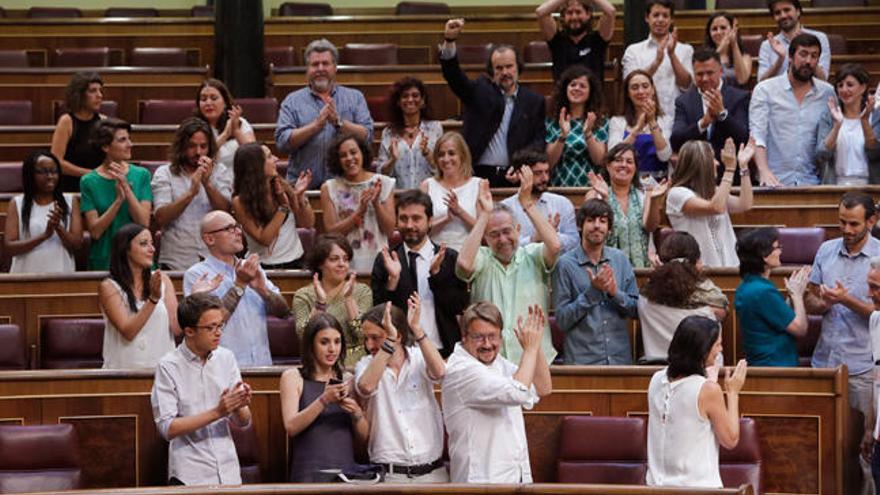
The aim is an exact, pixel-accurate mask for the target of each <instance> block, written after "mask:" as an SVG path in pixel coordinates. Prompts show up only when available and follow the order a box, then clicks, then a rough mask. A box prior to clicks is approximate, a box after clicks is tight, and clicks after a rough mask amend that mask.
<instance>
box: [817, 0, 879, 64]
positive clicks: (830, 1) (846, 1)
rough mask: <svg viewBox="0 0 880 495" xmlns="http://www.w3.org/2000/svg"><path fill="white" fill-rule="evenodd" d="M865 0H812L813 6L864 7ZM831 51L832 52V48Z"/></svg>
mask: <svg viewBox="0 0 880 495" xmlns="http://www.w3.org/2000/svg"><path fill="white" fill-rule="evenodd" d="M867 5H868V2H867V1H866V0H813V7H866V6H867ZM831 53H834V51H833V50H832V51H831Z"/></svg>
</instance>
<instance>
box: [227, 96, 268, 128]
mask: <svg viewBox="0 0 880 495" xmlns="http://www.w3.org/2000/svg"><path fill="white" fill-rule="evenodd" d="M235 104H236V105H240V106H241V109H242V114H243V115H244V116H245V118H247V120H248V122H250V123H252V124H274V123H275V122H277V121H278V100H277V99H275V98H238V99H236V100H235Z"/></svg>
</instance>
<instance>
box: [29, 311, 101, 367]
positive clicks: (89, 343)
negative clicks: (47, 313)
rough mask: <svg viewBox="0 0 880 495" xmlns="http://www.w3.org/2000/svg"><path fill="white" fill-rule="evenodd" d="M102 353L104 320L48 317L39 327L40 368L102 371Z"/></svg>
mask: <svg viewBox="0 0 880 495" xmlns="http://www.w3.org/2000/svg"><path fill="white" fill-rule="evenodd" d="M103 350H104V320H103V319H101V318H47V319H45V320H43V321H42V324H41V325H40V367H41V368H45V369H70V368H100V367H101V366H102V365H103V364H104V358H103Z"/></svg>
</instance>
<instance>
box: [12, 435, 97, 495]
mask: <svg viewBox="0 0 880 495" xmlns="http://www.w3.org/2000/svg"><path fill="white" fill-rule="evenodd" d="M81 487H82V469H81V467H80V457H79V440H78V438H77V435H76V431H75V430H74V428H73V425H71V424H65V423H59V424H54V425H53V424H48V425H30V426H20V425H0V493H23V492H43V491H46V492H48V491H63V490H76V489H77V488H81Z"/></svg>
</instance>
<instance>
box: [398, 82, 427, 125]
mask: <svg viewBox="0 0 880 495" xmlns="http://www.w3.org/2000/svg"><path fill="white" fill-rule="evenodd" d="M411 88H416V89H417V90H419V93H421V95H422V103H423V105H422V109H421V110H420V111H419V119H420V120H421V121H422V122H424V121H426V120H429V119H430V118H431V106H430V105H431V104H430V101H429V100H428V90H427V88H425V83H423V82H422V80H421V79H416V78H415V77H411V76H404V77H403V78H402V79H399V80H397V81H396V82H395V83H394V85H392V86H391V94H390V95H389V96H388V115H390V116H391V119H390V120H389V124H390V125H391V130H392V131H393V132H394V133H395V134H400V133H401V131H403V128H404V125H405V124H404V122H403V110H402V109H401V108H400V97H401V96H402V95H403V92H404V91H406V90H408V89H411Z"/></svg>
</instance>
